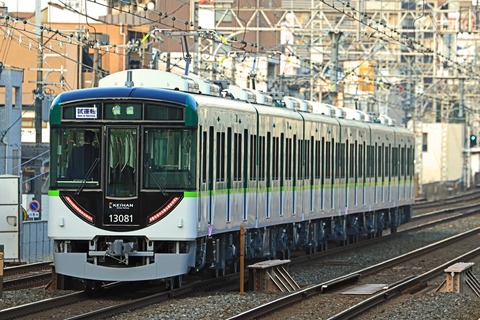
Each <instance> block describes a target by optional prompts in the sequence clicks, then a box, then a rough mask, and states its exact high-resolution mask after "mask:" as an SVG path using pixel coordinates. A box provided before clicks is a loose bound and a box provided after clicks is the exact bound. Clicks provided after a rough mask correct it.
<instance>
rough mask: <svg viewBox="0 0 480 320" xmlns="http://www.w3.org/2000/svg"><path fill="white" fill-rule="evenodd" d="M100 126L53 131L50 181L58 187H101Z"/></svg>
mask: <svg viewBox="0 0 480 320" xmlns="http://www.w3.org/2000/svg"><path fill="white" fill-rule="evenodd" d="M101 140H102V139H101V135H100V130H99V129H91V128H58V129H55V130H53V132H52V139H51V147H52V149H53V150H52V151H53V152H52V156H54V157H55V158H54V159H52V160H54V161H52V163H51V173H53V174H51V175H50V183H51V185H55V186H58V187H60V188H61V187H64V188H68V187H79V186H80V185H82V186H83V187H84V188H99V187H100V163H101V161H100V150H101V149H102V142H101Z"/></svg>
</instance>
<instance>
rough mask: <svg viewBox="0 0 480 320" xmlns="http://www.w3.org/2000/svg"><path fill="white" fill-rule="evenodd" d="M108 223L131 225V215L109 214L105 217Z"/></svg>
mask: <svg viewBox="0 0 480 320" xmlns="http://www.w3.org/2000/svg"><path fill="white" fill-rule="evenodd" d="M107 220H108V222H109V223H120V224H121V223H128V224H130V223H133V214H118V213H111V214H109V215H108V216H107Z"/></svg>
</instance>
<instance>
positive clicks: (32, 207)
mask: <svg viewBox="0 0 480 320" xmlns="http://www.w3.org/2000/svg"><path fill="white" fill-rule="evenodd" d="M28 208H29V209H30V211H33V212H37V211H38V210H40V202H38V201H37V200H32V201H30V203H29V204H28Z"/></svg>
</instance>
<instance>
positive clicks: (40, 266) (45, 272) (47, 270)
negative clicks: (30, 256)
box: [3, 261, 52, 290]
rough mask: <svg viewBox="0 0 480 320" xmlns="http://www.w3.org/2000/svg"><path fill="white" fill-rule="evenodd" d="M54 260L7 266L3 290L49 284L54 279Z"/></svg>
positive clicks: (4, 273) (4, 272)
mask: <svg viewBox="0 0 480 320" xmlns="http://www.w3.org/2000/svg"><path fill="white" fill-rule="evenodd" d="M51 264H52V262H51V261H49V262H39V263H30V264H24V265H19V266H14V267H7V268H5V269H4V271H3V276H4V279H3V290H18V289H26V288H33V287H38V286H44V285H47V284H48V283H49V282H50V281H51V279H52V266H51Z"/></svg>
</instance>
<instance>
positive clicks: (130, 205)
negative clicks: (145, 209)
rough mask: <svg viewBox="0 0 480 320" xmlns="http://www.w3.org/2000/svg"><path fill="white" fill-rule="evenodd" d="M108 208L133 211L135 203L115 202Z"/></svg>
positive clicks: (110, 203) (109, 204)
mask: <svg viewBox="0 0 480 320" xmlns="http://www.w3.org/2000/svg"><path fill="white" fill-rule="evenodd" d="M108 208H109V209H116V210H125V209H127V210H128V209H131V208H133V203H114V202H111V201H110V202H109V203H108Z"/></svg>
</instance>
